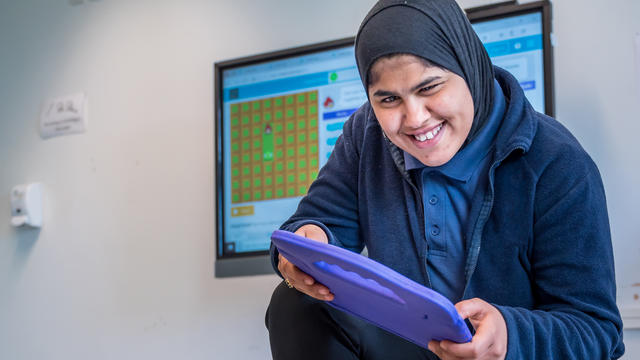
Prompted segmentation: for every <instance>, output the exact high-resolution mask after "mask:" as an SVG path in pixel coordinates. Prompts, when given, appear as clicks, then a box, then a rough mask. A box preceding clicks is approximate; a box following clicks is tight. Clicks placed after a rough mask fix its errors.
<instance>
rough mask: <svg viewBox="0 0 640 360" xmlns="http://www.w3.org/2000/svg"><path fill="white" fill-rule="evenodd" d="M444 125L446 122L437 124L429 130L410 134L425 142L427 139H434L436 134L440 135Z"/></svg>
mask: <svg viewBox="0 0 640 360" xmlns="http://www.w3.org/2000/svg"><path fill="white" fill-rule="evenodd" d="M443 126H444V122H443V123H440V125H437V126H436V127H433V128H431V129H430V130H428V131H422V132H419V133H414V134H408V135H409V136H412V137H413V138H414V139H415V140H416V141H419V142H425V141H427V140H432V139H433V138H434V137H436V135H438V133H439V132H440V130H442V127H443Z"/></svg>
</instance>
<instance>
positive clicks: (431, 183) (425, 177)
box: [404, 81, 506, 303]
mask: <svg viewBox="0 0 640 360" xmlns="http://www.w3.org/2000/svg"><path fill="white" fill-rule="evenodd" d="M493 99H494V101H493V103H494V105H493V109H492V111H491V114H490V115H489V118H488V119H487V121H486V122H485V125H484V126H483V127H482V128H481V129H480V132H479V133H478V135H477V136H476V137H475V139H473V141H472V142H470V143H469V144H467V145H466V146H465V147H463V148H462V149H461V150H460V151H458V153H456V155H455V156H454V157H453V158H452V159H451V160H449V162H447V163H446V164H444V165H441V166H436V167H429V166H426V165H424V164H422V163H421V162H420V161H418V160H417V159H416V158H414V157H413V156H411V155H410V154H408V153H406V152H405V153H404V159H405V168H406V169H407V170H414V171H412V173H414V174H415V176H416V177H418V181H417V183H418V184H419V186H420V187H421V191H422V201H423V204H424V222H425V233H426V234H425V235H426V238H427V265H428V266H427V271H428V273H429V279H430V281H431V287H432V288H433V289H434V290H436V291H438V292H439V293H441V294H442V295H444V296H445V297H447V298H448V299H449V300H451V301H452V302H453V303H456V302H458V301H460V300H461V298H462V294H463V292H464V286H465V281H464V266H465V261H466V257H465V248H466V246H465V245H466V244H465V243H466V242H465V240H466V239H465V233H466V229H467V227H468V225H469V224H468V220H469V210H470V208H471V201H472V199H473V196H474V194H475V193H476V191H483V192H484V191H485V189H486V185H487V179H488V177H487V174H488V171H489V165H490V161H491V156H490V154H491V149H493V147H494V139H495V137H496V134H497V132H498V129H499V128H500V124H501V123H502V119H503V118H504V112H505V108H506V102H505V98H504V94H503V93H502V88H501V87H500V84H498V82H497V81H495V85H494V97H493ZM419 180H422V181H419Z"/></svg>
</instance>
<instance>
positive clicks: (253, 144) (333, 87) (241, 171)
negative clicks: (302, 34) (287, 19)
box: [221, 46, 366, 254]
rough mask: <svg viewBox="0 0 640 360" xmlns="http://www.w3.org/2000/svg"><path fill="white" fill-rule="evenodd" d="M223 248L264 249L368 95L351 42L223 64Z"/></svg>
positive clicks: (228, 250)
mask: <svg viewBox="0 0 640 360" xmlns="http://www.w3.org/2000/svg"><path fill="white" fill-rule="evenodd" d="M222 91H223V108H222V119H223V123H224V124H227V126H223V128H222V130H223V141H222V144H223V146H224V148H223V154H224V159H223V165H224V166H223V169H222V173H223V174H224V189H228V190H226V191H224V201H223V203H224V208H223V209H222V212H223V214H224V221H223V224H224V225H223V226H224V239H222V240H224V243H223V247H222V249H221V250H222V253H224V254H230V253H243V252H255V251H264V250H265V249H268V247H269V242H270V240H269V235H270V234H271V232H273V230H275V229H277V228H278V227H279V226H280V225H281V224H282V223H283V222H284V220H286V219H287V218H288V217H289V216H291V214H293V212H294V211H295V209H296V206H297V204H298V202H299V201H300V198H301V197H302V196H303V195H304V194H306V193H307V189H308V188H309V185H310V184H311V182H313V180H314V179H315V178H316V177H317V175H318V170H319V169H320V168H321V167H322V166H323V165H324V164H325V163H326V161H327V159H328V158H329V155H330V154H331V151H332V150H333V147H334V145H335V143H336V140H337V139H338V136H340V134H341V133H342V125H343V124H344V122H345V120H347V118H348V117H349V115H351V114H352V113H353V112H354V111H356V109H357V108H358V107H360V105H362V104H363V103H364V102H365V101H366V96H365V93H364V90H363V87H362V83H361V82H360V77H359V74H358V70H357V68H356V65H355V60H354V50H353V47H352V46H347V47H342V48H336V49H330V50H325V51H321V52H317V53H312V54H307V55H303V56H293V57H290V58H286V59H281V60H276V61H270V62H265V63H261V64H255V65H251V66H245V67H238V68H235V69H229V70H223V72H222Z"/></svg>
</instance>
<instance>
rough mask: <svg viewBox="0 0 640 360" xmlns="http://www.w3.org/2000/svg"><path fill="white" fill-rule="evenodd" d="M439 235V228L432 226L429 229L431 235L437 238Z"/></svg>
mask: <svg viewBox="0 0 640 360" xmlns="http://www.w3.org/2000/svg"><path fill="white" fill-rule="evenodd" d="M439 234H440V228H439V227H438V226H437V225H434V226H433V227H432V228H431V235H433V236H438V235H439Z"/></svg>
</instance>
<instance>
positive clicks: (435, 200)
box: [429, 196, 438, 205]
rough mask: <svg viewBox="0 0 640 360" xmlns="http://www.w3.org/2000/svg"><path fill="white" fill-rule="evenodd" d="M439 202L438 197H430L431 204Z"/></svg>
mask: <svg viewBox="0 0 640 360" xmlns="http://www.w3.org/2000/svg"><path fill="white" fill-rule="evenodd" d="M437 203H438V197H436V196H432V197H431V199H429V204H431V205H435V204H437Z"/></svg>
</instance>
